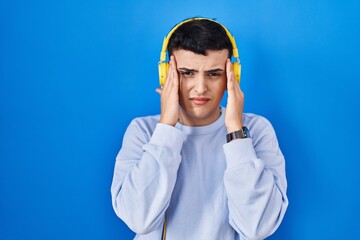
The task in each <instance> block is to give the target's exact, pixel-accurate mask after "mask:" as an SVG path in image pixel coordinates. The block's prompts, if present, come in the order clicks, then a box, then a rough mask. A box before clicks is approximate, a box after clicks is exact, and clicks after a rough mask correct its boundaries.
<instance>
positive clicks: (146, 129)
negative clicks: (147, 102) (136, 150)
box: [127, 115, 160, 139]
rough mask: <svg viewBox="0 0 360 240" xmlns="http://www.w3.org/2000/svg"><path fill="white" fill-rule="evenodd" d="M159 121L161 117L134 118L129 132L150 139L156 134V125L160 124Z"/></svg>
mask: <svg viewBox="0 0 360 240" xmlns="http://www.w3.org/2000/svg"><path fill="white" fill-rule="evenodd" d="M159 120H160V115H153V116H145V117H137V118H134V119H133V120H132V121H131V122H130V124H129V126H128V129H127V132H131V133H132V134H134V133H135V134H140V135H143V136H144V137H146V138H148V139H149V138H150V136H151V135H152V133H153V132H154V129H155V127H156V124H157V123H158V122H159Z"/></svg>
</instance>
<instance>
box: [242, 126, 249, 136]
mask: <svg viewBox="0 0 360 240" xmlns="http://www.w3.org/2000/svg"><path fill="white" fill-rule="evenodd" d="M242 130H243V133H244V138H249V137H250V133H249V129H248V128H247V127H243V128H242Z"/></svg>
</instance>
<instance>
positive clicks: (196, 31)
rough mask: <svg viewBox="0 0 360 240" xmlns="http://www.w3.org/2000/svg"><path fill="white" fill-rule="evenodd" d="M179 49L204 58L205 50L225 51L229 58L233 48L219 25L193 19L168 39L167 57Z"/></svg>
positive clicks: (209, 21)
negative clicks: (227, 52)
mask: <svg viewBox="0 0 360 240" xmlns="http://www.w3.org/2000/svg"><path fill="white" fill-rule="evenodd" d="M180 49H183V50H189V51H192V52H194V53H197V54H202V55H205V56H206V55H207V53H206V51H207V50H223V49H227V50H228V51H229V57H231V56H232V49H233V47H232V44H231V41H230V39H229V37H228V36H227V34H226V31H225V29H224V27H223V26H221V25H220V24H219V23H217V22H214V21H211V20H207V19H194V20H192V21H189V22H186V23H184V24H183V25H181V26H180V27H178V28H177V29H176V30H175V32H174V33H173V34H172V35H171V37H170V39H169V44H168V54H169V56H171V55H172V53H173V52H174V51H176V50H180Z"/></svg>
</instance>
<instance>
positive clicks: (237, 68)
mask: <svg viewBox="0 0 360 240" xmlns="http://www.w3.org/2000/svg"><path fill="white" fill-rule="evenodd" d="M195 20H209V21H212V22H215V23H217V24H219V25H220V26H222V27H223V28H224V30H225V32H226V35H227V36H228V37H229V39H230V42H231V45H232V47H233V57H234V58H235V62H232V64H231V66H232V69H233V72H234V75H235V79H236V81H237V82H238V83H240V76H241V64H240V58H239V52H238V49H237V47H236V42H235V38H234V36H232V35H231V33H230V31H229V30H227V28H226V27H225V26H223V25H222V24H221V23H219V22H217V21H215V20H212V19H209V18H190V19H187V20H185V21H182V22H181V23H179V24H177V25H176V26H175V27H173V29H171V31H170V32H169V34H168V35H167V36H166V37H165V38H164V42H163V44H162V49H161V53H160V61H159V79H160V86H164V84H165V80H166V75H167V72H168V69H169V63H168V62H166V49H167V46H168V44H169V40H170V37H171V35H172V34H173V33H174V32H175V30H176V29H178V28H179V27H180V26H181V25H183V24H184V23H187V22H191V21H195Z"/></svg>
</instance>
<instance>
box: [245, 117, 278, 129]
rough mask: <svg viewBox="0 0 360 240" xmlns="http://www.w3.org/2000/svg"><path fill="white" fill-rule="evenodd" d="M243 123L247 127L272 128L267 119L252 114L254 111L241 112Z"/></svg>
mask: <svg viewBox="0 0 360 240" xmlns="http://www.w3.org/2000/svg"><path fill="white" fill-rule="evenodd" d="M243 122H244V125H245V126H247V127H248V128H256V129H261V128H268V127H270V128H272V125H271V123H270V121H269V120H268V119H266V118H265V117H263V116H260V115H257V114H254V113H244V114H243Z"/></svg>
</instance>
